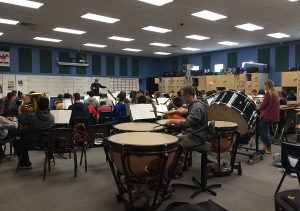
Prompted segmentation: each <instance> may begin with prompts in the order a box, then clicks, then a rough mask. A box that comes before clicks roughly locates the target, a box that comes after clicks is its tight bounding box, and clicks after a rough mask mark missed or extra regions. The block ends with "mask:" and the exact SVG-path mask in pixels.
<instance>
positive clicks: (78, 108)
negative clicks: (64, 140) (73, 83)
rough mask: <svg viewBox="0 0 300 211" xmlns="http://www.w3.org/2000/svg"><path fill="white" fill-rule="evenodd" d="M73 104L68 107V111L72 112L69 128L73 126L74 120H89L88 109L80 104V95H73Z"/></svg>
mask: <svg viewBox="0 0 300 211" xmlns="http://www.w3.org/2000/svg"><path fill="white" fill-rule="evenodd" d="M73 99H74V104H73V105H70V106H69V108H68V109H69V110H72V113H71V117H70V126H71V127H73V126H74V123H75V122H74V121H75V120H74V119H75V118H86V119H88V118H89V109H88V107H87V106H86V105H84V104H83V103H82V102H80V94H79V93H74V94H73Z"/></svg>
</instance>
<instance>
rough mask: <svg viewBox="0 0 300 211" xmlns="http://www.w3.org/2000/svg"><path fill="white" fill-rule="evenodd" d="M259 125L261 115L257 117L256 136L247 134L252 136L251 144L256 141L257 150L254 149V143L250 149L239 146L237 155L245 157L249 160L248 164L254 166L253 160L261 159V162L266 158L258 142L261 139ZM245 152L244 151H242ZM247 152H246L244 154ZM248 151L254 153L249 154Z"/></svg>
mask: <svg viewBox="0 0 300 211" xmlns="http://www.w3.org/2000/svg"><path fill="white" fill-rule="evenodd" d="M259 124H260V120H259V115H257V116H256V121H255V131H254V134H251V133H248V134H246V136H250V137H249V139H250V141H249V142H252V141H253V138H254V141H255V148H252V143H250V144H249V145H250V147H248V146H247V147H244V146H239V147H238V148H239V151H238V152H237V154H240V155H245V156H247V157H248V158H249V160H248V162H247V163H248V164H249V165H252V164H253V159H254V158H255V159H256V160H257V158H258V157H259V160H263V159H264V156H265V151H264V150H260V149H259V141H258V137H259ZM242 150H243V151H242ZM244 151H245V152H244ZM248 151H254V152H252V153H247V152H248Z"/></svg>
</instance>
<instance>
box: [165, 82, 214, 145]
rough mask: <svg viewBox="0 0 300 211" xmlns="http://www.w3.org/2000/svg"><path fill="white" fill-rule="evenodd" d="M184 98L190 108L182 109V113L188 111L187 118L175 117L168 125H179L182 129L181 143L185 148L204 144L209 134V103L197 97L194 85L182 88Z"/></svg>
mask: <svg viewBox="0 0 300 211" xmlns="http://www.w3.org/2000/svg"><path fill="white" fill-rule="evenodd" d="M182 98H183V100H184V101H185V102H186V103H187V104H188V109H187V110H186V109H182V110H181V111H180V112H181V113H185V112H186V113H187V118H186V120H181V119H174V120H170V121H168V122H167V125H172V126H177V127H180V128H181V129H182V133H181V134H179V135H178V137H179V139H180V144H181V146H182V147H183V148H184V149H191V148H193V147H196V146H197V147H199V146H201V145H203V146H207V145H204V143H205V142H206V141H207V136H208V116H207V107H208V104H207V103H206V102H205V101H204V100H201V99H199V100H198V99H197V98H196V92H195V89H194V87H193V86H185V87H184V88H183V89H182Z"/></svg>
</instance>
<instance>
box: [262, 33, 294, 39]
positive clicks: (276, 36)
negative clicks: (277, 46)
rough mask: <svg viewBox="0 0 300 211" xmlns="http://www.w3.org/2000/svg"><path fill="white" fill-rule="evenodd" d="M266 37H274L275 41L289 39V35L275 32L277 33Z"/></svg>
mask: <svg viewBox="0 0 300 211" xmlns="http://www.w3.org/2000/svg"><path fill="white" fill-rule="evenodd" d="M267 35H268V36H269V37H274V38H277V39H280V38H285V37H290V35H288V34H284V33H281V32H277V33H273V34H267Z"/></svg>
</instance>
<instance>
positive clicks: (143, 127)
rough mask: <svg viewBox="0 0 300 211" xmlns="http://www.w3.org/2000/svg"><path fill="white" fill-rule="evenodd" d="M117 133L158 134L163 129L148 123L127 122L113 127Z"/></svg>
mask: <svg viewBox="0 0 300 211" xmlns="http://www.w3.org/2000/svg"><path fill="white" fill-rule="evenodd" d="M113 127H114V129H116V130H117V131H119V132H159V131H162V130H164V129H165V128H164V127H163V126H161V125H158V124H155V123H149V122H127V123H121V124H117V125H114V126H113Z"/></svg>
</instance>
